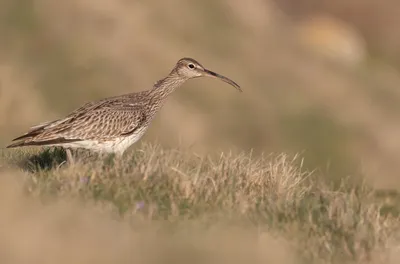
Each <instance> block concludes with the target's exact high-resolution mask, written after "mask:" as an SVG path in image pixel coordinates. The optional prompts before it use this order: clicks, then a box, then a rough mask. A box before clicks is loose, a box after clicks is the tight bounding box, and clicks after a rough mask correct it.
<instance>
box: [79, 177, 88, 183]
mask: <svg viewBox="0 0 400 264" xmlns="http://www.w3.org/2000/svg"><path fill="white" fill-rule="evenodd" d="M89 179H90V178H89V177H82V178H81V179H80V182H81V183H89Z"/></svg>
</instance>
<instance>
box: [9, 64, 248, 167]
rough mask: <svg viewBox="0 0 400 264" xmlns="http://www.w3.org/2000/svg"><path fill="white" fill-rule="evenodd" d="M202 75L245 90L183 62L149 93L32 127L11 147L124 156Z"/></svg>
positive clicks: (97, 104) (105, 101)
mask: <svg viewBox="0 0 400 264" xmlns="http://www.w3.org/2000/svg"><path fill="white" fill-rule="evenodd" d="M202 76H209V77H213V78H217V79H219V80H222V81H224V82H226V83H229V84H230V85H232V86H234V87H235V88H236V89H238V90H239V91H242V90H241V88H240V86H239V85H238V84H237V83H235V82H234V81H232V80H231V79H229V78H227V77H225V76H222V75H220V74H217V73H215V72H213V71H210V70H208V69H206V68H204V67H203V66H202V65H201V64H200V63H198V62H197V61H196V60H194V59H191V58H182V59H180V60H179V61H178V62H177V63H176V65H175V67H174V68H173V69H172V71H171V72H170V74H169V75H168V76H167V77H165V78H163V79H161V80H159V81H157V82H156V83H155V84H154V85H153V87H152V88H151V89H149V90H144V91H140V92H136V93H128V94H124V95H120V96H115V97H109V98H105V99H102V100H99V101H95V102H88V103H86V104H84V105H83V106H81V107H80V108H78V109H76V110H74V111H73V112H71V113H70V114H68V115H67V116H66V117H64V118H61V119H57V120H54V121H50V122H45V123H41V124H39V125H36V126H33V127H31V128H30V129H29V130H28V132H27V133H25V134H24V135H22V136H20V137H17V138H15V139H13V140H12V141H17V142H16V143H13V144H11V145H9V146H7V148H14V147H22V146H61V147H63V148H65V149H66V151H67V157H68V160H69V162H71V161H72V155H71V151H70V149H75V148H83V149H88V150H91V151H95V152H100V153H115V154H116V155H122V154H123V153H124V152H125V150H126V149H127V148H128V147H130V146H131V145H132V144H134V143H135V142H137V141H138V140H139V139H140V138H141V137H142V136H143V134H144V133H145V132H146V130H147V128H148V127H149V125H150V123H151V121H152V119H153V118H154V116H155V114H156V113H157V112H158V111H159V110H160V108H161V107H162V106H163V105H164V103H165V101H166V99H167V97H168V95H170V94H171V93H172V92H174V91H175V90H176V88H178V87H179V86H181V85H182V84H183V83H184V82H185V81H187V80H189V79H192V78H196V77H202Z"/></svg>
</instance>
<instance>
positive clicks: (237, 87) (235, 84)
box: [204, 69, 243, 92]
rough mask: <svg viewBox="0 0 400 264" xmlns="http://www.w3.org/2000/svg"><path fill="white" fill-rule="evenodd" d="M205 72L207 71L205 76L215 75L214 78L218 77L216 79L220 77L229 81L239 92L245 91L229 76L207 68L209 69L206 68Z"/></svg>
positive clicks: (224, 80)
mask: <svg viewBox="0 0 400 264" xmlns="http://www.w3.org/2000/svg"><path fill="white" fill-rule="evenodd" d="M204 73H205V76H209V77H213V78H216V79H220V80H221V81H223V82H226V83H229V84H230V85H232V86H233V87H235V88H236V89H237V90H239V92H243V91H242V88H240V86H239V84H237V83H235V82H234V81H232V80H231V79H229V78H227V77H225V76H222V75H220V74H218V73H215V72H213V71H210V70H207V69H204Z"/></svg>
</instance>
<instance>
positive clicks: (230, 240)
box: [0, 144, 399, 263]
mask: <svg viewBox="0 0 400 264" xmlns="http://www.w3.org/2000/svg"><path fill="white" fill-rule="evenodd" d="M1 155H2V160H3V167H6V168H8V169H12V168H14V169H17V171H18V170H19V172H15V171H14V172H8V169H7V171H6V172H3V173H2V174H3V175H4V176H5V175H14V176H15V175H19V174H22V176H21V177H17V178H18V179H21V181H18V184H17V186H19V187H18V188H21V189H22V190H23V191H21V192H23V193H25V194H28V195H27V196H25V195H24V196H23V197H25V198H24V199H26V200H28V201H32V200H33V201H37V203H38V204H40V208H41V209H40V210H39V211H42V210H48V211H49V212H48V213H47V214H46V217H49V216H48V215H51V216H52V217H54V215H55V214H56V215H58V214H60V211H61V212H63V214H64V212H65V208H64V207H61V206H60V205H59V204H65V202H66V201H74V202H76V204H78V205H79V206H80V207H79V208H81V207H82V208H84V209H80V210H81V211H79V213H76V212H75V211H74V212H75V213H73V214H71V216H69V217H71V218H72V219H74V220H73V221H78V220H79V219H81V218H82V217H83V216H82V214H86V213H88V212H92V211H95V212H96V216H91V217H89V218H88V219H89V221H91V222H93V223H94V224H93V225H94V227H93V232H95V233H96V232H100V233H101V232H103V231H101V230H102V228H104V227H102V228H100V227H97V225H98V224H99V222H102V221H106V220H107V221H111V222H112V223H113V224H110V223H108V222H107V223H108V224H107V225H106V229H107V230H108V231H107V232H111V233H113V232H118V230H120V229H121V228H126V230H125V229H124V230H125V231H124V232H126V234H125V236H127V234H130V235H132V236H133V237H130V235H128V237H130V239H134V240H135V241H136V242H135V241H130V242H129V241H126V240H123V239H122V237H125V236H122V237H117V238H116V237H113V238H112V239H111V238H108V235H107V236H105V237H102V238H101V239H103V240H101V239H100V241H102V242H104V243H106V242H107V241H108V240H110V241H108V242H109V243H120V244H121V246H122V247H123V248H124V249H119V250H122V252H120V253H118V254H116V255H112V256H113V257H112V258H111V259H109V261H104V260H103V262H102V263H124V261H119V260H118V259H119V258H121V257H123V258H125V257H126V258H127V259H129V260H132V258H131V257H132V256H130V254H129V252H141V251H139V249H138V248H142V246H143V245H141V246H137V243H139V244H141V243H142V240H143V241H146V242H143V244H146V243H147V242H150V244H152V243H154V244H155V246H154V248H153V249H152V250H151V253H149V252H147V253H143V254H142V255H143V259H142V260H140V261H139V262H141V263H149V262H152V261H154V260H150V259H151V258H152V257H156V258H158V257H159V259H157V260H156V262H157V263H161V262H162V263H166V262H167V263H169V262H171V263H176V261H177V262H199V263H210V262H216V263H217V262H218V263H221V262H222V263H225V262H226V263H228V262H229V263H232V262H233V263H243V262H244V261H247V262H248V261H251V262H252V263H258V262H260V263H261V262H264V261H266V259H268V261H269V263H339V262H340V263H342V262H345V263H366V262H370V263H380V261H382V262H384V263H388V262H387V261H389V260H388V258H389V257H390V256H391V255H390V254H392V253H391V252H392V251H391V250H392V249H394V248H395V245H396V243H398V242H397V240H396V236H397V233H398V228H399V224H398V223H399V219H398V215H397V213H396V208H397V207H396V205H394V206H392V207H391V208H389V209H388V208H387V207H385V203H384V199H382V198H380V197H378V196H377V195H376V190H374V189H372V188H371V187H369V186H367V185H366V184H364V183H358V184H354V181H352V182H353V183H351V184H350V181H343V182H342V185H341V187H339V188H334V187H331V185H329V184H327V183H326V182H325V181H323V180H322V179H321V178H322V175H315V173H311V172H307V171H303V170H302V167H301V164H302V161H301V159H300V158H299V157H296V156H295V157H290V156H288V155H285V154H281V155H269V156H258V157H253V156H252V154H251V153H239V154H231V153H222V154H221V155H220V157H219V158H211V157H210V156H198V155H196V154H194V153H188V152H187V151H184V150H177V149H168V150H166V149H162V148H161V147H159V146H152V145H146V144H145V145H143V146H142V147H141V148H140V149H138V150H135V151H134V152H132V153H127V154H126V155H125V156H124V157H123V158H122V159H114V158H113V157H107V158H106V159H100V158H99V157H96V156H91V157H88V156H87V155H86V154H85V153H78V154H77V155H79V156H78V158H79V162H78V163H77V164H76V165H73V166H66V165H62V166H61V167H60V166H59V164H60V162H61V161H62V160H63V159H64V158H65V153H64V152H63V151H62V150H60V149H55V150H44V151H41V152H35V151H28V152H8V151H7V152H3V153H2V154H1ZM4 170H6V169H4ZM2 178H7V177H2ZM2 186H3V187H2V188H5V187H4V186H7V184H2ZM332 186H333V185H332ZM18 188H17V189H18ZM0 191H1V190H0ZM380 195H381V196H382V194H380ZM0 199H1V197H0ZM25 203H26V202H24V203H22V204H25ZM20 204H21V203H19V204H17V205H15V204H14V202H13V201H11V202H10V204H9V205H8V206H10V207H12V208H14V207H17V208H18V205H20ZM59 207H60V208H63V209H60V210H59V209H54V208H59ZM43 208H53V209H43ZM9 210H11V209H9ZM13 210H14V209H13ZM28 211H29V210H28ZM55 211H56V212H55ZM67 211H68V210H67ZM98 213H100V214H101V215H100V216H99V215H97V214H98ZM22 215H23V218H24V219H25V217H26V216H25V215H24V214H22ZM0 218H1V217H0ZM17 219H18V218H17ZM77 219H78V220H77ZM0 221H1V220H0ZM18 221H22V220H21V219H19V220H18ZM18 221H17V222H18ZM60 221H61V222H63V221H62V220H60V219H58V218H57V220H55V223H58V222H60ZM73 221H72V222H73ZM81 221H83V220H79V221H78V223H81ZM37 225H39V226H41V224H37ZM75 225H76V224H71V223H69V222H67V223H64V224H63V225H62V227H58V229H59V230H64V229H68V230H69V229H71V228H72V229H74V228H78V229H79V227H80V226H82V225H84V224H77V225H78V227H76V226H75ZM126 225H127V226H126ZM41 228H43V230H46V231H44V232H45V233H47V232H50V231H48V228H47V226H41ZM58 229H57V230H58ZM60 232H61V231H60ZM149 232H150V233H151V234H152V235H150V233H149ZM133 234H135V235H133ZM71 236H72V237H71V238H70V239H71V240H72V241H75V240H80V239H81V237H84V238H85V239H93V238H92V237H91V236H93V235H92V234H91V233H90V232H88V231H87V230H84V231H82V234H79V235H78V234H75V235H71ZM138 236H140V237H141V238H140V239H139V238H138ZM125 238H126V237H125ZM57 239H58V237H57ZM126 239H127V238H126ZM163 239H164V240H163ZM122 240H123V241H122ZM46 241H47V240H46ZM160 241H162V242H160ZM97 242H99V241H97ZM97 242H96V243H97ZM93 243H94V242H93ZM96 243H94V244H96ZM169 243H172V244H169ZM21 244H23V243H22V242H20V243H19V245H18V247H17V248H21V247H22V246H21ZM61 244H62V243H61V242H59V244H56V245H55V246H56V247H57V246H60V245H61ZM134 245H136V246H135V247H134ZM93 247H94V248H93V250H94V251H93V252H92V253H79V254H78V255H79V256H81V257H82V256H84V257H88V258H91V257H94V256H98V254H100V255H101V254H102V253H100V251H103V250H105V249H103V247H100V246H93ZM132 247H133V248H132ZM72 248H73V247H72ZM58 250H59V251H60V254H61V253H63V252H64V251H65V250H66V249H65V248H58ZM71 250H72V249H71ZM107 250H110V249H109V248H108V249H107ZM107 250H105V251H106V252H108V251H107ZM37 252H40V250H38V251H37ZM79 252H80V251H79ZM279 252H280V253H279ZM92 254H93V256H92ZM239 255H240V256H239ZM57 256H59V255H57ZM57 256H56V257H57ZM94 258H95V257H94ZM76 261H77V260H75V262H74V263H77V262H76ZM78 262H79V261H78ZM85 263H91V262H90V261H89V262H85ZM130 263H131V262H130ZM389 263H390V262H389ZM393 263H394V262H393Z"/></svg>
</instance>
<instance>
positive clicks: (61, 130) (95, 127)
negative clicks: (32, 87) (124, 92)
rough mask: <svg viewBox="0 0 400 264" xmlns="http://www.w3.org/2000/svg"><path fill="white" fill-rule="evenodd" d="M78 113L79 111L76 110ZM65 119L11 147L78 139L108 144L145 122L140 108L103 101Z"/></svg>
mask: <svg viewBox="0 0 400 264" xmlns="http://www.w3.org/2000/svg"><path fill="white" fill-rule="evenodd" d="M78 110H79V111H78ZM73 113H74V114H72V113H71V114H70V115H68V116H67V117H66V118H64V119H60V120H56V121H54V122H49V123H47V124H44V126H36V127H37V128H36V129H33V130H32V129H31V131H30V132H28V133H26V134H25V135H23V136H21V137H19V138H17V139H15V140H18V139H24V141H23V142H19V143H15V144H12V145H10V147H15V146H23V145H47V144H56V143H57V144H60V143H67V142H73V141H81V140H94V139H96V140H99V141H107V140H112V139H114V138H117V137H121V136H126V135H129V134H132V133H134V132H135V130H136V129H138V128H139V127H141V125H142V124H143V123H144V122H146V117H147V115H146V112H145V111H144V107H143V105H140V104H132V103H127V102H123V101H116V102H115V103H113V102H110V101H108V102H102V103H99V104H97V105H89V109H88V108H86V109H85V108H84V107H81V108H80V109H77V110H76V111H74V112H73Z"/></svg>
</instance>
